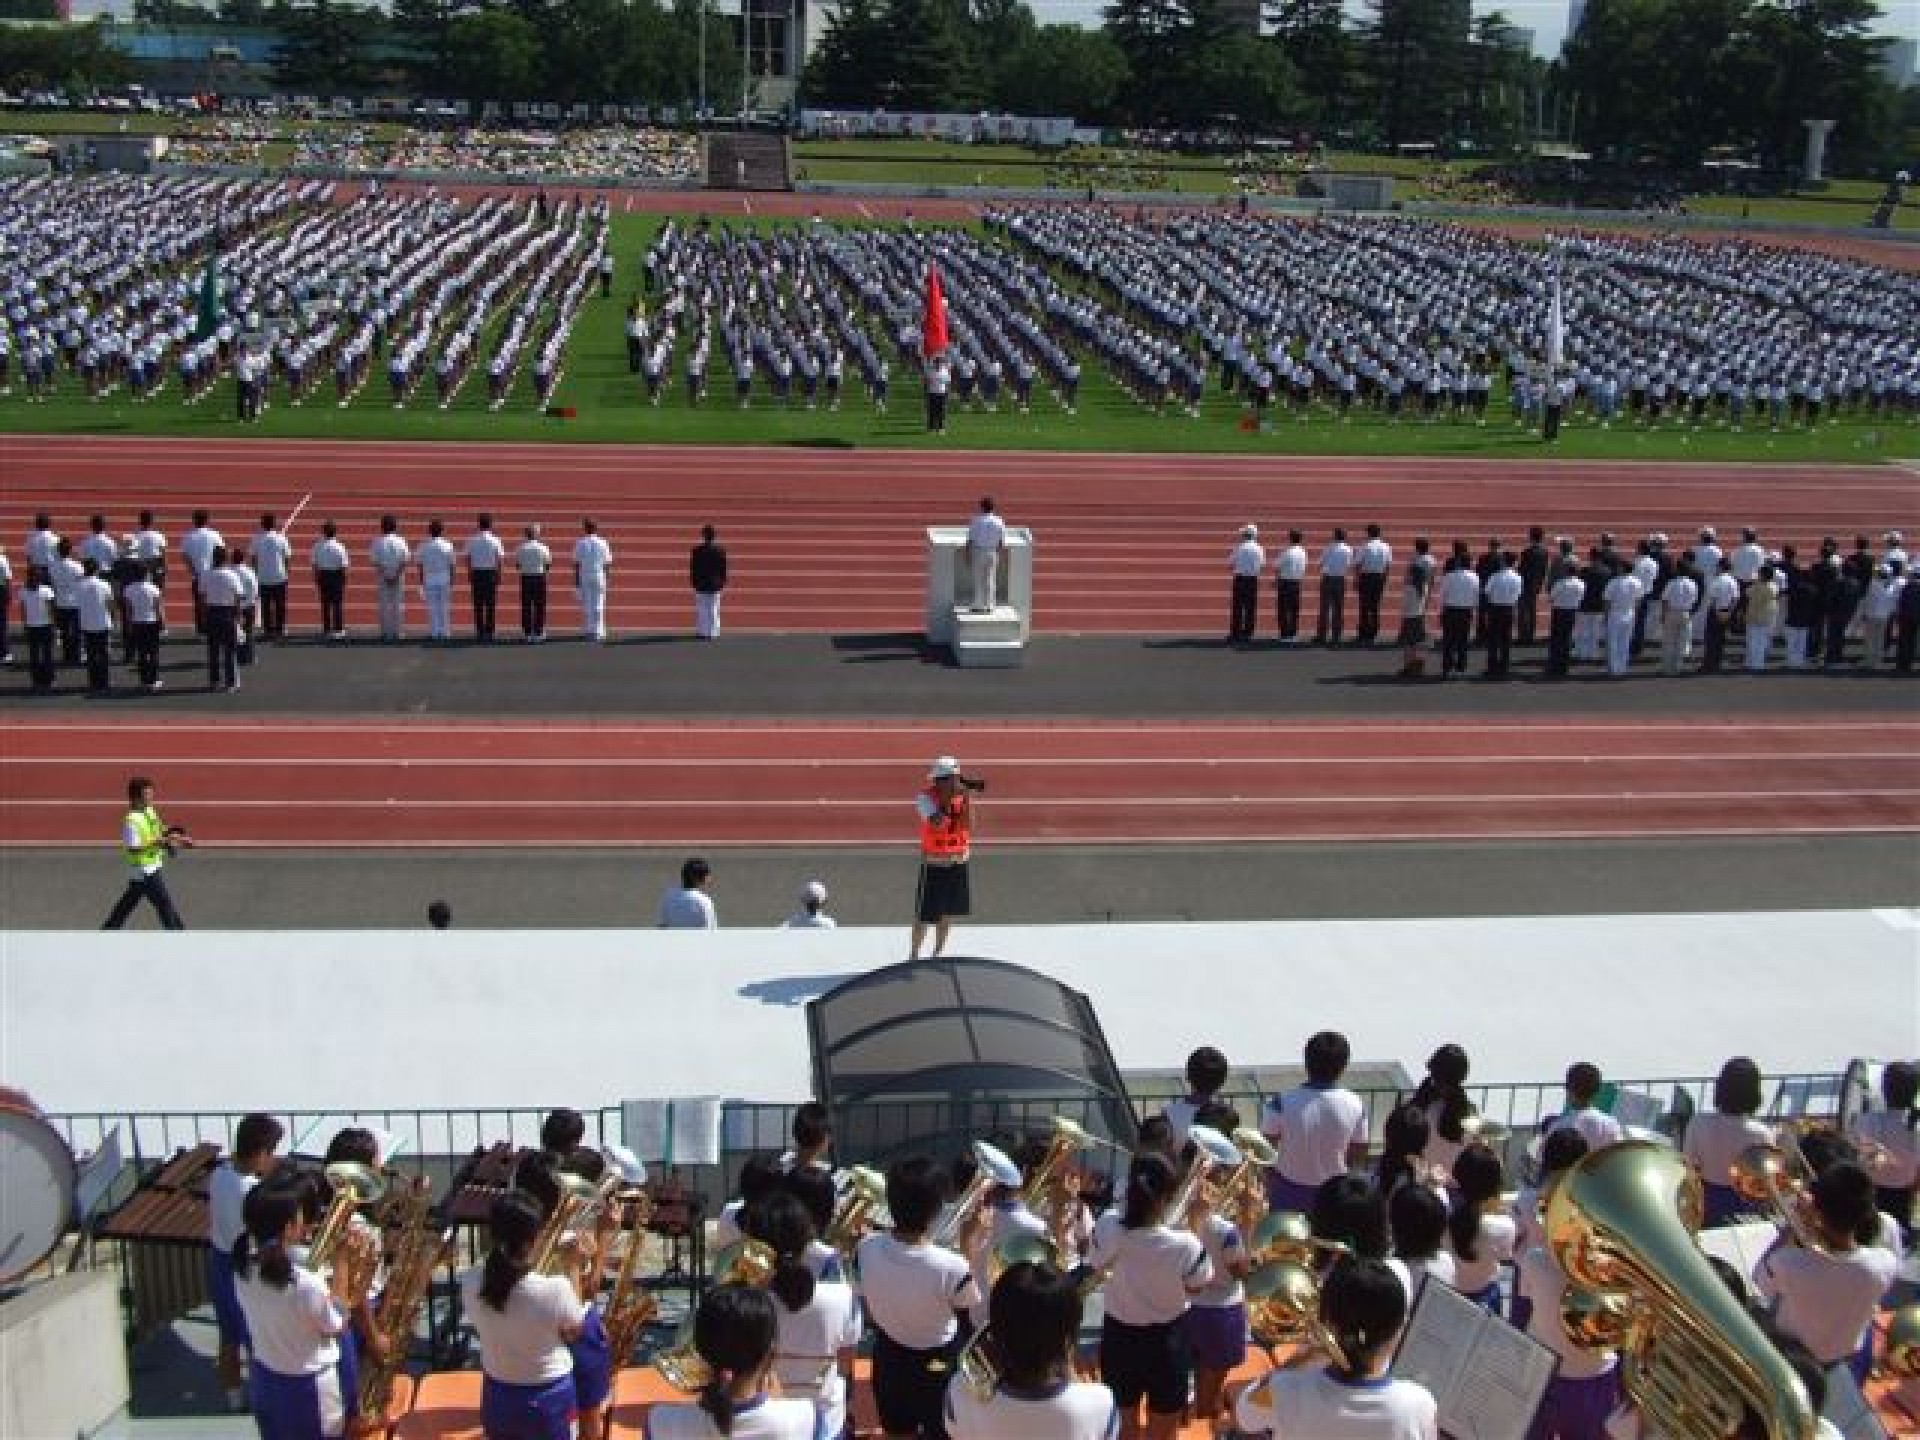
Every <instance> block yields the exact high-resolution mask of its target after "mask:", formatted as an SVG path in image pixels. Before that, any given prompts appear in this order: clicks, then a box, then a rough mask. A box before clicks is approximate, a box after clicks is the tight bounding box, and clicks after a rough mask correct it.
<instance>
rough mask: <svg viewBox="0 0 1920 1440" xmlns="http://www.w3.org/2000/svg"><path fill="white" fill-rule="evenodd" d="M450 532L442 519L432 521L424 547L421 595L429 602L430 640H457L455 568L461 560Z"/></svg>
mask: <svg viewBox="0 0 1920 1440" xmlns="http://www.w3.org/2000/svg"><path fill="white" fill-rule="evenodd" d="M446 529H447V527H446V526H445V525H443V524H441V523H440V522H439V521H438V520H433V521H430V522H429V523H428V525H427V540H426V543H425V544H424V545H422V546H421V547H420V593H421V594H422V595H424V596H425V597H426V601H427V639H429V640H438V641H446V640H451V639H452V638H453V569H454V566H455V564H456V563H458V557H457V555H456V554H455V552H454V548H453V542H452V541H451V540H449V539H447V535H446Z"/></svg>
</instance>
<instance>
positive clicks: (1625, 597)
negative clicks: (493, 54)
mask: <svg viewBox="0 0 1920 1440" xmlns="http://www.w3.org/2000/svg"><path fill="white" fill-rule="evenodd" d="M1644 593H1646V592H1645V589H1644V587H1643V586H1642V585H1641V584H1640V582H1639V580H1638V579H1636V578H1635V577H1634V575H1633V572H1632V571H1627V572H1625V573H1623V574H1619V575H1616V576H1614V577H1613V579H1611V580H1609V581H1608V582H1607V588H1606V590H1605V591H1604V592H1603V593H1602V594H1601V597H1600V598H1601V599H1602V600H1604V601H1605V602H1606V606H1607V613H1608V614H1609V615H1611V616H1613V617H1614V619H1616V620H1623V619H1628V618H1630V617H1632V616H1633V615H1634V614H1635V613H1636V612H1638V610H1639V609H1640V597H1641V596H1642V595H1643V594H1644Z"/></svg>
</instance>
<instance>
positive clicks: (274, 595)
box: [253, 511, 293, 640]
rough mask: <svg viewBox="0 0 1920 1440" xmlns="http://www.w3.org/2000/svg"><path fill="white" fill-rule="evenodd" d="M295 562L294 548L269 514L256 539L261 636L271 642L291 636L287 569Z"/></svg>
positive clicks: (254, 548) (262, 520)
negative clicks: (288, 614) (288, 613)
mask: <svg viewBox="0 0 1920 1440" xmlns="http://www.w3.org/2000/svg"><path fill="white" fill-rule="evenodd" d="M292 559H293V546H292V545H290V544H288V543H287V537H286V535H285V534H284V533H283V532H282V531H281V529H280V523H279V521H278V520H277V519H276V518H275V516H274V514H273V512H272V511H268V512H267V513H266V514H264V515H262V516H261V517H260V528H259V529H258V530H257V531H255V532H254V536H253V573H254V574H256V575H258V576H259V577H260V633H261V634H263V635H265V636H266V637H267V639H269V640H279V639H281V638H282V637H284V636H285V635H286V633H287V581H288V573H289V572H288V569H287V567H288V564H289V563H290V562H291V561H292Z"/></svg>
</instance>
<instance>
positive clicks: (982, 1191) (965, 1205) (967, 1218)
mask: <svg viewBox="0 0 1920 1440" xmlns="http://www.w3.org/2000/svg"><path fill="white" fill-rule="evenodd" d="M973 1159H974V1164H975V1165H976V1166H977V1167H978V1168H977V1169H976V1170H975V1171H974V1174H973V1179H971V1180H969V1181H968V1182H967V1188H966V1189H964V1190H962V1191H961V1192H960V1198H959V1199H957V1200H955V1201H954V1202H953V1205H952V1208H950V1209H949V1210H948V1211H947V1213H946V1214H945V1215H943V1216H942V1217H941V1219H940V1223H939V1224H938V1225H936V1226H934V1228H933V1234H932V1236H931V1237H929V1238H931V1239H932V1241H933V1243H934V1244H936V1245H941V1246H945V1247H946V1248H947V1249H949V1250H951V1249H952V1248H953V1247H954V1246H955V1245H957V1244H958V1243H959V1241H960V1234H961V1232H962V1231H964V1230H965V1229H966V1228H967V1226H968V1225H969V1224H971V1223H972V1221H973V1217H974V1216H975V1215H977V1214H978V1213H979V1211H980V1207H981V1206H982V1205H984V1204H986V1202H987V1192H988V1191H989V1190H991V1189H993V1187H994V1186H996V1185H1000V1186H1004V1187H1005V1188H1006V1189H1008V1190H1018V1189H1019V1188H1020V1167H1019V1166H1018V1165H1016V1164H1014V1163H1013V1161H1012V1160H1011V1159H1009V1158H1008V1156H1007V1152H1006V1151H1004V1150H1002V1149H1001V1148H1000V1147H999V1146H997V1145H989V1144H988V1143H987V1142H986V1141H984V1140H976V1141H974V1142H973Z"/></svg>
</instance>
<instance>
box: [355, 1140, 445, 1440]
mask: <svg viewBox="0 0 1920 1440" xmlns="http://www.w3.org/2000/svg"><path fill="white" fill-rule="evenodd" d="M384 1211H385V1213H384V1214H383V1215H382V1217H381V1218H382V1219H383V1220H384V1221H385V1223H386V1228H387V1230H388V1232H389V1234H390V1237H391V1238H390V1239H389V1240H388V1242H387V1285H386V1289H385V1290H383V1291H382V1292H381V1295H380V1309H379V1312H378V1313H377V1314H376V1315H375V1317H374V1324H375V1325H376V1326H377V1327H378V1329H379V1332H380V1337H381V1339H382V1340H383V1341H384V1342H385V1343H384V1345H383V1347H382V1353H381V1355H380V1357H379V1358H378V1359H375V1358H373V1357H371V1356H369V1357H368V1358H366V1359H364V1360H362V1361H361V1367H360V1393H359V1396H358V1397H357V1401H358V1404H357V1409H358V1413H359V1416H360V1419H361V1421H363V1422H366V1423H368V1424H371V1425H373V1426H375V1427H376V1428H377V1427H381V1426H384V1425H385V1423H386V1418H387V1410H388V1408H389V1406H391V1404H392V1403H393V1382H394V1377H395V1376H397V1375H398V1374H399V1373H400V1370H401V1368H402V1367H403V1366H404V1365H405V1364H406V1363H407V1351H408V1349H409V1347H410V1346H411V1344H412V1342H413V1327H414V1322H415V1321H416V1320H417V1319H419V1316H420V1307H421V1306H422V1305H424V1304H425V1303H426V1301H427V1293H428V1291H429V1290H430V1289H431V1288H432V1286H433V1272H434V1271H435V1270H437V1269H438V1268H439V1267H440V1266H441V1265H442V1264H443V1263H445V1261H446V1260H447V1258H448V1257H449V1256H450V1255H451V1254H452V1252H453V1231H452V1229H451V1228H450V1227H446V1226H440V1225H436V1224H434V1221H433V1187H432V1185H431V1183H429V1182H428V1181H427V1180H426V1179H424V1178H422V1179H419V1180H415V1181H412V1182H411V1183H409V1184H407V1185H405V1186H401V1187H397V1188H396V1189H395V1190H394V1191H393V1192H392V1193H391V1194H390V1195H389V1196H388V1198H387V1203H386V1206H385V1207H384ZM381 1433H384V1430H382V1431H381Z"/></svg>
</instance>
